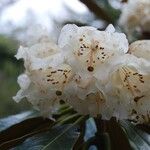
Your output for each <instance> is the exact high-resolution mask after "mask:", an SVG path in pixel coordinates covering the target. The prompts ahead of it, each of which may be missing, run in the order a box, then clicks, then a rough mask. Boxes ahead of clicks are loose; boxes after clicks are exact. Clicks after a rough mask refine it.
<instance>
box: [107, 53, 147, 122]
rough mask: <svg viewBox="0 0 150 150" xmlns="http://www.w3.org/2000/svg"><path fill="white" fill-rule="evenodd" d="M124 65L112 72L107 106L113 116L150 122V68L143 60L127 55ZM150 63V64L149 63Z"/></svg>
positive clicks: (121, 64) (124, 58)
mask: <svg viewBox="0 0 150 150" xmlns="http://www.w3.org/2000/svg"><path fill="white" fill-rule="evenodd" d="M120 59H122V60H124V62H123V61H122V63H120V64H118V65H117V66H116V67H114V69H113V70H110V76H109V80H108V83H107V84H106V86H105V92H106V93H105V95H106V104H107V105H108V106H110V108H109V111H110V110H112V114H113V116H115V117H117V118H119V119H134V120H136V121H138V122H140V123H142V122H149V121H150V110H149V108H150V101H149V100H150V93H149V91H150V67H149V66H148V65H147V64H145V63H146V62H145V61H143V60H142V59H138V58H136V57H135V56H132V55H130V54H126V56H123V57H121V58H120ZM147 63H148V62H147Z"/></svg>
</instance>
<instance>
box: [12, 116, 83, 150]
mask: <svg viewBox="0 0 150 150" xmlns="http://www.w3.org/2000/svg"><path fill="white" fill-rule="evenodd" d="M82 119H83V118H82V117H80V118H79V119H78V120H77V121H75V122H74V123H73V124H71V125H63V126H55V127H53V128H51V130H49V131H47V132H44V133H40V134H37V135H34V136H32V137H30V138H28V139H26V140H25V141H24V142H23V143H22V144H21V145H19V146H17V147H15V148H13V149H12V150H26V149H28V150H50V149H52V150H70V149H72V147H73V144H74V143H75V141H76V140H77V138H78V137H79V133H78V132H77V129H78V128H77V124H78V123H79V122H80V121H81V120H82Z"/></svg>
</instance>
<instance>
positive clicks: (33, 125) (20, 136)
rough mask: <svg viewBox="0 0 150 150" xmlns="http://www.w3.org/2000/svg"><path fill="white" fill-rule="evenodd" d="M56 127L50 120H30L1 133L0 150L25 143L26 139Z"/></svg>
mask: <svg viewBox="0 0 150 150" xmlns="http://www.w3.org/2000/svg"><path fill="white" fill-rule="evenodd" d="M53 125H54V122H53V121H52V120H50V119H43V118H42V117H36V118H30V119H27V120H25V121H22V122H20V123H18V124H15V125H13V126H11V127H9V128H7V129H6V130H3V131H1V132H0V149H2V150H5V149H8V148H11V147H14V146H16V145H17V144H19V143H20V142H23V141H24V140H25V139H26V138H28V137H31V136H33V135H35V134H37V133H40V132H44V131H47V130H49V129H50V128H51V127H52V126H53Z"/></svg>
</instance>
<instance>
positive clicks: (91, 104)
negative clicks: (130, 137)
mask: <svg viewBox="0 0 150 150" xmlns="http://www.w3.org/2000/svg"><path fill="white" fill-rule="evenodd" d="M67 103H68V104H70V105H71V106H72V107H73V108H74V109H75V110H76V111H77V112H78V113H79V114H81V115H90V116H92V117H97V115H99V114H102V111H103V109H105V99H104V97H103V94H102V93H101V92H100V91H98V92H96V93H90V94H87V95H86V98H85V99H80V98H79V97H77V96H75V95H72V96H71V100H68V101H67Z"/></svg>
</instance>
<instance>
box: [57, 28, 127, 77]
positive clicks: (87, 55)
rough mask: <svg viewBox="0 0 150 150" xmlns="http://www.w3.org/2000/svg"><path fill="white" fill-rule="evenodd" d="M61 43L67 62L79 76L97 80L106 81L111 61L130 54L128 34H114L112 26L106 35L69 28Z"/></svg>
mask: <svg viewBox="0 0 150 150" xmlns="http://www.w3.org/2000/svg"><path fill="white" fill-rule="evenodd" d="M58 43H59V46H60V48H62V51H63V52H62V53H63V55H64V57H65V59H66V62H67V63H68V64H69V65H71V66H72V68H73V70H74V71H75V72H76V73H77V74H79V75H80V76H82V75H83V76H84V75H86V76H87V75H89V76H91V75H92V76H95V77H96V78H100V77H102V76H103V77H105V75H104V74H105V70H106V69H105V68H106V66H108V67H109V65H110V64H112V62H113V61H112V59H113V60H115V59H117V57H118V56H120V55H123V54H125V53H126V52H127V51H128V41H127V39H126V36H125V34H123V33H117V32H115V29H114V27H113V26H112V25H109V26H108V27H107V29H106V31H98V30H97V29H96V28H93V27H77V26H76V25H66V26H65V27H63V29H62V31H61V34H60V37H59V42H58Z"/></svg>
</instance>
